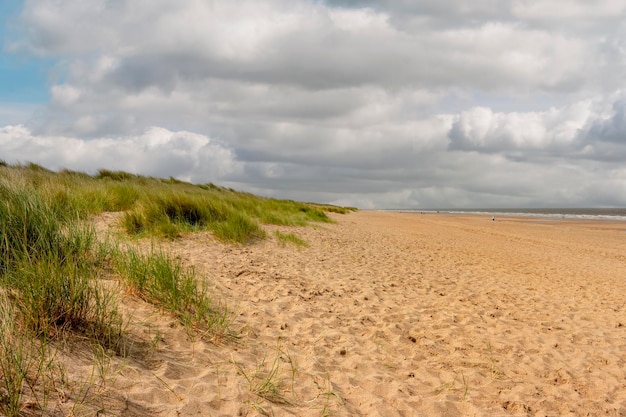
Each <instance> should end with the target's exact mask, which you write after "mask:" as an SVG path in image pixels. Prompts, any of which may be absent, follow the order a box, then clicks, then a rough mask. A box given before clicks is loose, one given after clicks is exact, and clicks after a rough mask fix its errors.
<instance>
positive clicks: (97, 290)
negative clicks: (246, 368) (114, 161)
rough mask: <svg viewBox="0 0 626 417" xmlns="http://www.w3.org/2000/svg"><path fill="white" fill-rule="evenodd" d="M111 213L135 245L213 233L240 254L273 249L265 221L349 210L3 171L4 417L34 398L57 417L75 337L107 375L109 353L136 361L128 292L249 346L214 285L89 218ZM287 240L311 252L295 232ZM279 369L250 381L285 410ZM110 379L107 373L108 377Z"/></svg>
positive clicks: (65, 174) (172, 186)
mask: <svg viewBox="0 0 626 417" xmlns="http://www.w3.org/2000/svg"><path fill="white" fill-rule="evenodd" d="M337 210H339V211H337ZM105 211H121V212H124V215H123V216H122V217H121V218H122V225H123V227H124V229H125V231H126V232H127V233H128V234H129V235H131V236H150V237H166V238H171V239H175V238H177V237H178V236H180V235H182V234H183V233H187V232H193V231H196V230H206V231H210V232H212V233H213V235H214V236H215V237H216V238H217V239H220V240H222V241H224V242H232V243H237V244H250V243H253V242H255V241H257V240H260V239H264V238H265V237H266V233H265V230H264V229H263V227H262V226H261V224H263V223H266V224H276V225H286V226H296V225H297V226H302V225H306V224H307V223H309V222H331V219H330V218H329V217H328V216H327V215H326V211H334V212H341V211H340V208H335V207H334V206H323V205H316V204H311V203H298V202H294V201H284V200H273V199H266V198H261V197H256V196H254V195H251V194H248V193H240V192H237V191H234V190H232V189H226V188H222V187H219V186H216V185H214V184H206V185H193V184H189V183H185V182H182V181H179V180H176V179H173V178H169V179H167V180H161V179H156V178H149V177H141V176H137V175H134V174H130V173H126V172H123V171H109V170H100V171H98V174H97V175H95V176H92V175H88V174H85V173H80V172H75V171H70V170H62V171H60V172H58V173H55V172H52V171H50V170H48V169H46V168H44V167H42V166H40V165H37V164H33V163H29V164H26V165H9V164H7V163H6V162H4V161H0V414H3V415H7V416H17V415H20V412H21V410H22V409H23V406H24V396H27V397H28V398H29V401H32V400H33V398H34V399H35V402H36V408H38V409H39V410H41V412H42V414H45V407H46V402H47V398H48V390H49V389H50V388H49V387H48V385H49V384H50V383H51V384H52V385H54V384H55V381H56V379H58V380H59V383H63V381H65V378H66V377H65V375H56V376H55V375H52V374H51V373H52V372H53V370H55V369H56V370H59V369H61V367H60V366H56V365H55V364H54V363H53V362H54V360H55V359H54V358H55V355H54V354H52V353H51V352H53V351H54V349H57V348H59V349H63V348H64V346H65V343H67V340H68V338H69V339H71V338H74V339H79V340H81V343H82V342H87V344H88V345H90V346H93V347H94V357H97V358H99V359H98V361H96V362H98V363H100V364H103V366H104V365H107V364H108V363H109V359H108V356H107V355H109V354H113V355H115V354H119V355H125V354H127V353H128V351H127V347H128V346H127V345H126V343H127V340H126V339H125V337H126V335H125V332H126V328H127V325H128V322H127V321H128V320H129V318H125V317H124V316H123V314H122V313H121V310H120V307H119V299H118V292H119V287H118V286H117V283H118V282H119V283H120V284H121V285H122V287H124V288H125V289H126V290H127V293H129V294H131V295H134V296H136V297H138V298H140V299H142V300H145V301H147V302H149V303H152V304H154V305H155V306H157V307H158V308H160V309H162V310H164V311H167V312H169V313H170V314H172V316H173V317H175V318H176V319H178V320H179V321H180V322H181V323H182V324H183V325H184V326H185V328H186V329H187V330H188V333H189V335H190V336H191V337H192V338H193V337H195V336H200V337H203V338H205V339H208V340H214V341H215V340H233V338H236V337H237V335H236V332H234V331H233V330H232V328H231V327H232V318H231V313H230V312H229V310H228V308H227V307H226V306H225V305H224V304H223V303H222V302H220V301H219V300H218V299H216V298H213V297H211V295H210V293H209V291H208V290H207V282H206V280H205V279H204V278H202V277H198V276H197V275H196V273H195V271H194V270H193V269H192V268H189V267H187V266H185V265H183V263H182V262H181V261H180V260H177V259H175V258H172V257H170V256H168V254H167V253H165V252H163V251H161V250H158V249H155V248H153V249H152V251H150V252H148V253H143V252H141V251H138V250H137V249H135V248H133V247H131V246H130V245H129V246H127V247H124V248H121V249H120V248H119V247H118V242H108V243H102V242H100V241H99V240H98V239H97V238H96V235H95V231H94V229H93V227H92V226H91V225H90V222H89V219H90V217H91V216H93V215H97V214H99V213H102V212H105ZM276 236H277V238H278V239H279V240H280V241H282V242H290V243H293V244H296V245H300V246H303V245H306V242H304V241H302V240H301V239H299V238H298V237H297V236H295V235H293V234H290V233H288V234H282V233H281V234H277V235H276ZM102 278H106V280H103V279H102ZM60 341H62V342H60ZM57 345H59V346H57ZM263 365H265V364H263ZM107 366H108V365H107ZM277 366H278V362H276V361H275V362H274V363H273V365H272V366H271V367H270V370H269V371H268V372H269V373H268V374H267V375H265V376H262V372H263V371H261V369H259V370H257V372H255V373H254V376H250V375H247V374H244V375H245V376H246V377H247V378H252V379H251V380H250V381H251V383H252V382H254V384H255V386H254V390H255V391H257V392H258V395H259V396H260V397H262V398H265V399H268V400H269V401H273V402H278V403H280V402H281V401H283V399H284V397H282V394H281V388H282V387H281V386H280V385H276V384H278V382H279V381H277V380H276V374H275V372H276V370H277V368H276V367H277ZM101 368H102V367H101ZM105 371H106V369H104V368H102V369H99V375H100V376H101V377H102V378H104V376H105V374H106V372H105ZM273 372H274V373H273ZM48 374H50V375H48ZM259 378H261V380H259ZM253 380H254V381H253ZM257 380H258V381H257ZM50 381H52V382H50ZM257 382H259V385H256V384H257ZM292 390H293V387H292ZM75 398H77V401H78V400H79V399H80V398H83V399H84V398H87V396H86V394H85V395H82V394H80V393H78V394H77V395H76V396H75Z"/></svg>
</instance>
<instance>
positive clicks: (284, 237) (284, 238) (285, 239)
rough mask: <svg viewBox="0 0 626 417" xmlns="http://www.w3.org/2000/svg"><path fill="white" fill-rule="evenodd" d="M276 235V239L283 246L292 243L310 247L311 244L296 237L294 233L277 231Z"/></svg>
mask: <svg viewBox="0 0 626 417" xmlns="http://www.w3.org/2000/svg"><path fill="white" fill-rule="evenodd" d="M274 234H275V235H276V238H277V239H278V241H279V242H281V243H283V244H287V243H291V244H292V245H296V246H300V247H307V246H309V244H308V243H306V241H304V240H302V239H300V238H299V237H298V236H296V235H294V234H293V233H281V232H280V231H278V230H277V231H276V232H275V233H274Z"/></svg>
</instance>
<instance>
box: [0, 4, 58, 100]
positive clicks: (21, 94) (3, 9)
mask: <svg viewBox="0 0 626 417" xmlns="http://www.w3.org/2000/svg"><path fill="white" fill-rule="evenodd" d="M22 6H23V0H1V1H0V39H1V42H2V44H1V45H2V46H1V48H0V106H2V107H6V106H7V105H9V104H15V105H22V106H23V105H29V104H42V103H45V102H47V101H48V100H49V98H50V94H49V80H48V74H49V71H50V69H51V68H52V66H53V65H54V60H53V59H51V58H42V57H37V56H33V55H30V54H27V53H26V52H14V51H12V50H11V48H9V45H10V44H11V42H12V41H13V40H14V39H15V38H14V37H15V36H17V33H19V27H18V26H17V25H18V17H19V13H20V10H21V9H22Z"/></svg>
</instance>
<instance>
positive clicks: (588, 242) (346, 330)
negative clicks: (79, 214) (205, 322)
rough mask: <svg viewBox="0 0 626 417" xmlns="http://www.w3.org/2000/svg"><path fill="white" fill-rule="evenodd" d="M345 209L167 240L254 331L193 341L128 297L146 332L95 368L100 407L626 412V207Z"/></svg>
mask: <svg viewBox="0 0 626 417" xmlns="http://www.w3.org/2000/svg"><path fill="white" fill-rule="evenodd" d="M332 217H333V218H334V219H335V220H336V221H337V223H336V224H322V225H315V226H313V227H306V228H284V227H273V226H268V227H267V230H268V236H270V238H269V239H268V240H266V241H263V242H260V243H256V244H254V245H249V246H236V245H225V244H222V243H219V242H217V241H215V240H214V239H213V238H212V237H211V235H210V234H208V233H196V234H190V235H188V236H185V237H184V238H182V239H179V240H177V241H174V242H169V243H165V244H164V247H166V248H167V250H169V251H171V253H172V254H173V255H175V256H179V257H180V258H181V259H182V260H183V261H184V262H185V263H187V264H188V265H193V266H194V267H195V268H196V270H197V271H198V272H199V273H201V274H203V275H205V276H206V277H207V279H208V280H209V282H210V283H211V291H213V293H214V294H215V296H216V297H221V298H223V300H224V301H225V302H226V303H227V305H228V307H229V309H230V310H231V311H232V313H233V320H234V322H233V327H234V328H236V329H238V330H239V331H240V332H241V335H242V337H241V339H240V340H239V342H237V343H233V342H229V343H222V344H215V343H212V342H210V341H208V340H195V341H191V340H190V339H189V337H188V335H187V333H186V332H185V331H184V330H183V329H182V328H181V327H180V326H179V325H177V324H176V323H175V321H174V320H172V319H171V318H170V317H168V316H167V315H166V314H164V313H162V312H159V311H158V310H155V309H154V308H152V307H151V306H149V305H146V304H144V303H142V302H139V301H137V300H133V299H132V298H130V297H129V296H125V297H124V302H125V303H126V305H127V306H128V308H129V309H130V310H129V311H132V312H133V319H134V321H135V322H137V323H139V324H134V325H132V326H131V327H130V328H129V331H131V332H132V333H133V334H135V335H136V337H137V340H144V342H141V343H138V346H140V347H141V348H137V349H136V352H135V354H134V355H131V357H129V358H125V359H121V358H112V359H111V362H110V363H109V367H108V368H107V369H108V370H107V375H106V378H101V379H100V383H98V384H94V388H92V389H91V395H92V397H90V401H91V403H93V402H94V401H96V400H95V399H97V398H100V399H99V400H97V401H100V402H101V404H102V406H101V407H100V408H99V410H97V411H99V413H100V414H99V415H123V416H142V415H157V416H231V415H240V416H256V415H275V416H326V415H328V416H508V415H530V416H587V415H588V416H598V415H603V416H605V415H606V416H626V223H612V222H608V221H597V222H586V221H575V220H567V221H566V220H563V221H554V220H552V221H545V220H537V219H517V218H500V219H496V221H495V222H493V221H491V218H490V217H485V216H457V215H447V214H425V215H421V214H406V213H386V212H376V211H360V212H357V213H352V214H349V215H333V216H332ZM105 220H107V222H105V223H104V224H105V226H106V227H114V222H113V221H112V220H113V218H112V217H108V218H105ZM100 227H101V231H102V230H105V229H106V227H105V229H103V226H102V225H101V226H100ZM274 230H281V231H282V232H284V233H294V234H296V235H297V236H299V237H300V238H302V239H304V240H305V241H306V242H308V244H309V246H308V247H304V248H300V247H297V246H295V245H292V244H287V245H285V244H281V243H280V242H278V240H277V239H276V238H275V237H274V235H273V232H274ZM144 244H145V242H144ZM142 338H143V339H142ZM150 341H153V343H152V344H151V343H150ZM74 360H75V361H76V364H75V366H74V367H73V369H74V370H75V372H76V373H78V372H79V371H80V370H81V369H82V372H83V373H84V372H87V370H88V367H89V366H93V360H92V358H83V359H82V360H81V359H80V358H75V359H74ZM90 361H91V362H90ZM272 370H274V371H275V375H274V376H270V378H266V376H267V372H270V371H272ZM94 379H95V378H94ZM102 381H106V384H104V383H102ZM264 381H269V382H275V383H279V384H280V385H279V386H278V387H277V390H278V391H277V392H278V393H279V394H280V395H279V396H275V397H274V398H272V399H273V402H272V401H269V400H267V399H265V398H263V396H262V395H263V394H262V392H261V391H262V388H263V387H262V386H261V385H262V383H263V382H264ZM96 385H97V386H96ZM266 385H267V384H266ZM270 388H271V386H270ZM270 391H271V390H270ZM259 394H261V395H259ZM98 396H99V397H98ZM266 396H267V397H270V398H271V393H270V394H267V395H266ZM281 402H283V403H282V404H281ZM80 407H82V411H83V412H87V411H90V410H91V411H90V412H93V411H94V410H95V409H94V408H93V406H89V407H92V408H89V407H88V406H87V402H85V404H83V405H81V406H80ZM80 407H78V406H76V410H77V412H76V414H80V413H79V412H78V411H80V410H81V408H80ZM96 408H97V407H96ZM92 415H93V414H92Z"/></svg>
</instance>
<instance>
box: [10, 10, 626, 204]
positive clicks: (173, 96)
mask: <svg viewBox="0 0 626 417" xmlns="http://www.w3.org/2000/svg"><path fill="white" fill-rule="evenodd" d="M0 22H1V24H2V26H1V27H0V36H2V39H1V41H2V43H1V50H0V159H2V160H4V161H6V162H9V163H26V162H35V163H38V164H40V165H43V166H45V167H47V168H50V169H53V170H59V169H63V168H67V169H73V170H79V171H84V172H88V173H95V172H97V170H98V169H100V168H106V169H111V170H124V171H128V172H132V173H136V174H141V175H149V176H157V177H166V178H167V177H170V176H171V177H175V178H178V179H181V180H184V181H190V182H193V183H208V182H212V183H215V184H218V185H222V186H227V187H232V188H235V189H238V190H242V191H249V192H253V193H256V194H259V195H263V196H268V197H277V198H288V199H295V200H300V201H316V202H324V203H332V204H339V205H350V206H357V207H359V208H417V209H419V208H423V209H427V208H479V207H480V208H488V207H491V208H496V207H497V208H516V207H519V208H524V207H624V206H626V164H625V162H626V0H596V1H594V2H589V1H588V0H532V1H531V0H473V1H471V2H469V1H465V0H395V1H391V0H361V1H357V0H326V1H321V0H315V1H314V0H236V1H235V0H233V1H219V0H184V1H171V0H2V2H1V3H0Z"/></svg>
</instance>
